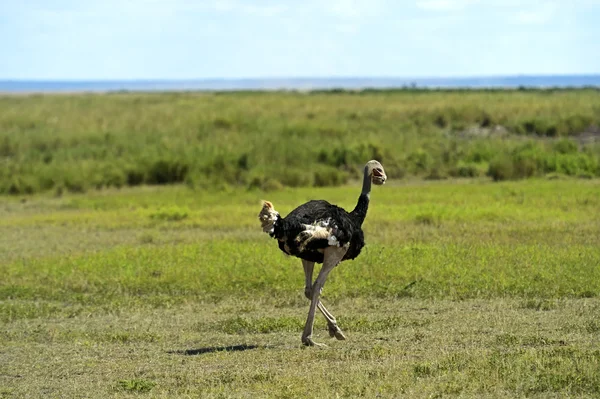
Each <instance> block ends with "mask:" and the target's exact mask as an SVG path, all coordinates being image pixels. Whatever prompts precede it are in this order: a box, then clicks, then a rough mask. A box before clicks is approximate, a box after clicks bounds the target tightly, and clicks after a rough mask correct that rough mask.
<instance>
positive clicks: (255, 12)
mask: <svg viewBox="0 0 600 399" xmlns="http://www.w3.org/2000/svg"><path fill="white" fill-rule="evenodd" d="M599 21H600V0H521V1H515V0H487V1H485V0H408V1H401V0H329V1H328V0H255V1H249V0H247V1H243V0H214V1H204V0H19V1H17V0H0V79H4V80H6V79H19V80H21V79H22V80H30V79H35V80H121V79H136V80H146V79H178V80H179V79H182V80H187V79H215V78H216V79H219V78H226V79H232V78H293V77H355V76H358V77H374V78H376V77H402V78H405V77H415V78H418V77H468V76H512V75H533V74H536V75H537V74H543V75H550V74H598V73H600V22H599Z"/></svg>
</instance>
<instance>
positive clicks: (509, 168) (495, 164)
mask: <svg viewBox="0 0 600 399" xmlns="http://www.w3.org/2000/svg"><path fill="white" fill-rule="evenodd" d="M487 175H488V176H490V177H491V178H492V179H493V180H494V181H502V180H510V179H512V178H514V175H515V171H514V166H513V162H512V159H511V158H510V157H508V156H507V155H502V156H499V157H497V158H494V159H493V160H492V161H491V162H490V166H489V168H488V171H487Z"/></svg>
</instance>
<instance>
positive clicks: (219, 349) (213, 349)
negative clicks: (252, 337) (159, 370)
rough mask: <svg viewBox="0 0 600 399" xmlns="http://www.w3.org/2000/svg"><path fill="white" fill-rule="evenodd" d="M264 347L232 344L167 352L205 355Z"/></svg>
mask: <svg viewBox="0 0 600 399" xmlns="http://www.w3.org/2000/svg"><path fill="white" fill-rule="evenodd" d="M258 348H263V346H259V345H246V344H243V345H231V346H209V347H206V348H198V349H186V350H181V351H168V352H167V353H173V354H177V355H185V356H196V355H204V354H206V353H214V352H222V351H225V352H243V351H247V350H250V349H258Z"/></svg>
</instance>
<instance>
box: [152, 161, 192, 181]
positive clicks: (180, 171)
mask: <svg viewBox="0 0 600 399" xmlns="http://www.w3.org/2000/svg"><path fill="white" fill-rule="evenodd" d="M188 171H189V166H188V165H187V164H185V163H184V162H182V161H177V160H165V159H161V160H158V161H155V162H154V163H152V164H151V165H150V167H149V168H148V170H147V172H146V183H148V184H170V183H181V182H183V181H184V180H185V177H186V176H187V174H188Z"/></svg>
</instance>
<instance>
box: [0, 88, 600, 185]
mask: <svg viewBox="0 0 600 399" xmlns="http://www.w3.org/2000/svg"><path fill="white" fill-rule="evenodd" d="M599 139H600V91H598V90H595V89H585V90H520V91H519V90H496V91H470V90H463V91H461V90H456V91H439V92H437V91H427V90H396V91H393V90H392V91H364V92H336V91H331V92H311V93H291V92H290V93H288V92H273V93H244V92H241V93H146V94H143V93H108V94H104V95H91V94H79V95H31V96H0V194H1V193H5V194H16V195H18V194H31V193H37V192H44V191H53V192H55V193H57V194H60V193H61V192H66V191H71V192H84V191H86V190H90V189H96V188H105V187H123V186H136V185H142V184H167V183H186V184H188V185H190V186H195V187H205V188H208V187H210V188H215V187H217V188H227V187H242V188H248V187H258V188H262V189H277V188H280V187H282V186H285V187H307V186H335V185H341V184H344V183H347V182H349V181H350V180H352V179H353V178H356V177H358V176H357V170H358V169H357V167H356V166H357V165H359V164H364V162H365V161H366V160H368V159H373V158H375V159H379V160H380V161H382V162H383V163H384V164H385V165H386V169H387V172H388V174H389V175H390V177H392V178H401V177H404V176H415V177H418V178H428V179H443V178H447V177H472V178H478V177H480V176H482V175H485V174H489V175H490V176H492V177H494V178H495V179H497V180H510V179H519V178H525V177H532V176H533V177H541V176H545V175H547V174H561V175H570V176H578V177H594V176H600V142H599ZM282 165H285V168H283V167H282Z"/></svg>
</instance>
